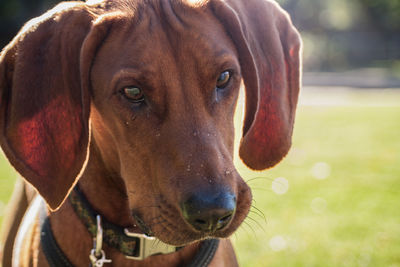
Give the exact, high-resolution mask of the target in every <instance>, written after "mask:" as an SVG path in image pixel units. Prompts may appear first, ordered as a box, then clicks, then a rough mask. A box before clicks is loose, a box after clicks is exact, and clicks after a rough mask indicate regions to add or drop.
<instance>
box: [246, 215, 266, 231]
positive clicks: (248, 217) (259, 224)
mask: <svg viewBox="0 0 400 267" xmlns="http://www.w3.org/2000/svg"><path fill="white" fill-rule="evenodd" d="M246 219H250V220H252V221H253V222H255V223H256V224H257V225H258V226H259V227H260V228H261V230H263V232H264V233H267V231H265V228H264V227H263V226H262V225H261V223H259V222H258V221H257V220H255V219H253V218H251V217H250V216H247V218H246Z"/></svg>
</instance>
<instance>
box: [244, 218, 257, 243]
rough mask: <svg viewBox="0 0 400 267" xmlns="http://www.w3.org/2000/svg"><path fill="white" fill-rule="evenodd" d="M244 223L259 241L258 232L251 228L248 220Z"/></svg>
mask: <svg viewBox="0 0 400 267" xmlns="http://www.w3.org/2000/svg"><path fill="white" fill-rule="evenodd" d="M243 222H244V223H245V224H246V225H247V226H248V227H249V228H250V229H251V231H252V232H253V234H254V237H255V238H256V239H258V237H257V234H256V231H254V229H253V227H251V225H250V224H249V223H248V222H246V220H244V221H243Z"/></svg>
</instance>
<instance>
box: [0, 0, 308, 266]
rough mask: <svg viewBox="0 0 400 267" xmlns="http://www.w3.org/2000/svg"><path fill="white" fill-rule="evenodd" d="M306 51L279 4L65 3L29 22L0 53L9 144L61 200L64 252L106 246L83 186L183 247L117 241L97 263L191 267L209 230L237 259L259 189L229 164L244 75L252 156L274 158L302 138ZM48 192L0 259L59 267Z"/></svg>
mask: <svg viewBox="0 0 400 267" xmlns="http://www.w3.org/2000/svg"><path fill="white" fill-rule="evenodd" d="M299 50H300V38H299V35H298V33H297V31H296V30H295V29H294V27H293V26H292V24H291V22H290V19H289V17H288V15H287V14H286V13H285V12H284V11H283V10H282V9H281V8H280V7H279V6H278V5H277V4H276V3H274V2H272V1H269V0H201V1H193V0H115V1H112V0H105V1H89V2H86V3H83V2H67V3H63V4H60V5H58V6H57V7H55V8H54V9H52V10H50V11H49V12H47V13H46V14H44V15H43V16H41V17H39V18H36V19H33V20H32V21H30V22H29V23H28V24H27V25H25V27H24V28H23V29H22V30H21V32H20V33H19V34H18V35H17V36H16V37H15V38H14V40H13V41H12V42H11V43H10V44H9V45H8V46H7V47H5V48H4V50H3V51H2V53H1V57H0V90H1V106H0V129H1V131H2V132H1V135H0V142H1V147H2V148H3V150H4V152H5V154H6V156H7V157H8V159H9V161H10V163H11V164H12V165H13V166H14V167H15V168H16V169H17V171H18V172H19V173H20V174H21V175H22V176H23V177H24V178H25V179H26V181H27V182H29V183H30V184H31V185H33V187H34V188H35V189H36V190H37V192H38V193H39V194H40V196H41V197H43V199H44V200H45V201H46V203H47V205H48V208H49V209H50V210H52V211H53V212H51V213H48V215H47V219H46V215H45V216H44V218H45V220H46V221H47V222H49V225H51V230H50V232H52V233H53V237H54V240H55V242H54V244H57V245H58V248H59V249H60V251H61V252H62V253H61V254H63V255H64V256H65V259H68V260H69V262H70V264H71V265H72V266H88V265H89V254H90V253H91V249H92V248H94V245H93V238H94V236H93V233H92V232H91V231H90V230H91V226H89V228H88V227H87V226H85V219H82V218H83V217H85V216H86V215H85V214H86V213H85V209H83V211H82V210H80V209H79V207H81V206H80V205H82V203H84V201H83V202H79V201H78V208H77V207H76V206H74V205H76V203H75V202H76V201H75V200H74V197H71V195H74V194H75V197H76V196H77V195H76V194H77V193H76V192H75V190H74V191H73V192H74V193H73V194H72V193H71V190H72V188H74V186H75V185H76V184H77V185H78V187H79V190H80V191H79V192H80V193H81V194H82V195H84V197H86V199H87V202H88V203H90V206H91V209H93V210H94V211H96V213H98V214H100V215H101V218H102V219H103V220H106V221H108V222H110V223H112V224H114V225H117V226H118V227H121V228H122V229H123V227H126V228H129V229H130V230H129V231H131V232H136V233H145V234H147V235H152V236H154V238H157V240H158V241H157V242H158V243H160V244H164V245H165V246H166V247H168V248H171V247H172V248H173V249H174V246H176V247H182V248H179V250H178V249H176V250H177V251H176V252H172V253H168V254H162V255H154V256H149V257H147V258H146V259H140V260H139V259H134V260H132V259H127V258H126V255H124V253H122V252H121V251H122V250H121V249H118V248H116V247H112V246H111V245H109V244H107V243H105V244H104V245H103V246H102V248H101V249H102V250H103V251H104V253H105V256H106V258H107V259H111V260H112V262H111V263H105V262H100V260H99V256H98V255H99V254H97V253H96V255H97V257H96V258H97V260H98V261H97V262H96V261H95V262H92V264H93V265H94V264H98V266H101V264H102V263H104V264H105V266H118V267H123V266H188V265H189V266H194V265H196V264H194V265H193V263H192V260H193V258H194V257H196V254H197V253H199V252H198V251H199V250H200V249H201V247H202V246H205V245H204V244H205V242H201V240H206V239H210V238H214V239H221V241H220V243H219V246H218V248H217V249H216V252H215V253H212V254H210V255H211V256H210V258H211V259H212V261H211V263H210V266H236V265H237V262H236V258H235V255H234V251H233V249H232V246H231V244H230V242H229V240H228V239H225V238H227V237H229V236H230V235H231V234H232V233H233V232H234V231H235V230H236V229H237V228H238V226H239V225H240V224H241V222H242V221H243V220H244V219H245V218H246V216H247V213H248V211H249V208H250V204H251V200H252V198H251V192H250V189H249V187H248V186H247V185H246V183H245V182H244V181H243V180H242V178H241V177H240V175H239V174H238V173H237V171H236V169H235V167H234V165H233V162H232V157H233V146H234V142H233V140H234V136H233V135H234V128H233V115H234V111H235V107H236V101H237V96H238V91H239V87H240V84H241V81H242V80H243V82H244V85H245V92H246V110H245V118H244V127H243V137H242V140H241V144H240V151H239V154H240V157H241V158H242V159H243V161H244V162H245V163H246V164H247V165H248V166H249V167H250V168H252V169H257V170H261V169H265V168H268V167H271V166H273V165H275V164H276V163H278V162H279V161H280V160H281V159H282V158H283V157H284V156H285V155H286V153H287V152H288V150H289V147H290V144H291V135H292V128H293V122H294V116H295V109H296V104H297V97H298V92H299V77H300V59H299ZM78 179H79V182H78ZM22 187H24V186H22ZM24 191H25V190H23V189H21V187H20V190H19V193H18V194H17V196H16V197H15V198H16V199H18V200H19V201H20V203H22V205H21V206H24V205H25V206H26V204H24V203H27V202H28V201H26V199H25V197H24V196H23V195H24ZM77 192H78V191H77ZM70 193H71V194H70ZM69 194H70V197H69V198H68V200H67V201H65V199H66V197H67V196H68V195H69ZM18 195H19V197H18ZM77 198H78V199H79V198H80V196H79V194H78V197H77ZM37 199H38V200H35V201H33V202H31V203H34V204H31V207H30V209H29V211H28V215H26V216H25V218H24V220H23V222H22V223H21V226H20V229H19V233H18V234H17V233H15V231H14V230H12V229H10V228H9V229H7V231H9V235H8V237H7V238H6V239H5V240H3V243H5V244H7V245H6V247H5V249H4V259H3V265H4V266H3V267H8V266H9V265H10V264H11V261H12V262H13V264H14V265H13V266H49V265H50V266H51V265H52V264H51V261H52V260H51V259H50V258H51V257H52V256H51V255H50V256H49V255H48V254H46V249H44V246H45V241H42V239H44V238H45V237H46V236H47V235H48V232H43V231H44V230H43V229H44V226H43V225H45V223H44V222H43V220H42V219H39V218H41V217H43V216H40V215H39V213H40V210H42V208H40V204H37V203H40V199H39V198H37ZM79 203H80V204H79ZM91 209H89V210H91ZM86 212H87V211H86ZM82 213H83V217H82ZM89 213H90V212H89ZM20 214H21V211H20V212H15V213H14V215H9V216H10V217H9V218H11V219H16V220H20V217H21V215H20ZM45 214H46V213H45ZM87 218H89V219H88V220H89V221H90V220H92V217H90V216H86V219H87ZM9 220H10V219H9ZM9 225H10V224H9ZM88 229H89V231H88ZM96 229H98V230H97V233H99V231H100V230H99V229H100V228H96ZM106 232H107V231H106V230H105V235H107V234H108V233H106ZM15 235H17V237H15ZM43 236H45V237H43ZM100 236H101V234H100ZM127 236H129V233H127ZM46 238H47V237H46ZM118 238H119V236H118ZM146 238H147V237H146ZM14 239H16V241H15V242H14ZM100 239H101V238H100V237H99V236H97V239H96V241H98V240H100ZM149 239H150V238H149ZM13 243H14V245H12V244H13ZM100 243H101V242H100ZM54 244H53V245H54ZM124 244H126V243H124ZM167 244H168V245H167ZM54 246H56V245H54ZM96 246H97V245H96ZM96 246H95V247H96ZM154 246H157V243H156V244H155V245H154ZM50 247H52V246H50ZM174 251H175V249H174ZM50 254H51V253H50ZM12 255H13V256H12ZM11 258H12V260H11ZM190 264H192V265H190ZM207 264H208V263H207ZM65 266H70V265H65ZM196 266H202V265H200V264H199V265H196Z"/></svg>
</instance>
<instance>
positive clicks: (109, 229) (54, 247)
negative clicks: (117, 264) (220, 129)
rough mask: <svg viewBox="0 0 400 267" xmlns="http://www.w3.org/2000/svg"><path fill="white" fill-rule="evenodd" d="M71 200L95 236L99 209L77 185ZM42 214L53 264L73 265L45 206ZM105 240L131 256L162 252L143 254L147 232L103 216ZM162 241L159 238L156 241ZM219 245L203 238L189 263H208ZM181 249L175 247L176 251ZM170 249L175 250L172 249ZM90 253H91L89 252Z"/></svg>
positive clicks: (45, 249)
mask: <svg viewBox="0 0 400 267" xmlns="http://www.w3.org/2000/svg"><path fill="white" fill-rule="evenodd" d="M69 201H70V203H71V204H72V206H73V208H74V210H75V212H76V213H77V215H78V216H79V218H80V219H81V220H82V221H83V223H84V224H85V226H86V228H87V229H88V231H89V233H90V234H91V235H92V236H93V237H95V236H96V232H97V226H96V215H97V213H96V212H95V211H94V210H93V208H92V207H91V205H90V204H89V202H88V201H87V199H86V197H85V196H84V195H83V193H82V192H81V191H80V190H79V189H78V188H77V187H75V189H74V190H73V191H72V192H71V194H70V196H69ZM42 210H43V212H42V216H41V240H40V241H41V245H42V248H43V252H44V254H45V255H46V258H47V260H48V262H49V264H50V266H51V267H73V265H72V264H71V263H70V261H69V260H68V259H67V257H66V256H65V255H64V253H63V252H62V250H61V249H60V247H59V246H58V244H57V241H56V240H55V239H54V236H53V233H52V230H51V225H50V221H49V219H48V217H47V214H46V212H45V208H43V209H42ZM102 225H103V229H104V230H103V240H104V242H105V243H106V244H107V245H108V246H110V247H113V248H115V249H117V250H119V251H120V252H121V253H122V254H124V255H125V256H127V257H128V258H131V259H143V258H145V256H151V255H155V254H159V253H160V252H157V251H156V252H155V253H154V254H148V255H144V254H143V251H144V249H143V248H144V247H145V246H146V244H145V241H146V239H143V238H141V236H144V235H140V234H139V235H136V234H133V235H132V234H129V233H128V234H127V233H126V232H125V229H124V228H122V227H120V226H118V225H115V224H113V223H111V222H108V221H106V220H103V222H102ZM158 242H160V241H159V240H157V243H158ZM218 245H219V240H218V239H208V240H204V241H202V242H201V245H200V248H199V250H198V252H197V254H196V255H195V257H194V259H193V260H192V263H191V264H190V265H188V266H189V267H200V266H201V267H203V266H204V267H205V266H208V264H209V263H210V262H211V260H212V259H213V257H214V255H215V252H216V251H217V248H218ZM177 250H179V248H176V249H175V251H177ZM169 252H174V251H173V250H170V251H169ZM88 254H89V253H88Z"/></svg>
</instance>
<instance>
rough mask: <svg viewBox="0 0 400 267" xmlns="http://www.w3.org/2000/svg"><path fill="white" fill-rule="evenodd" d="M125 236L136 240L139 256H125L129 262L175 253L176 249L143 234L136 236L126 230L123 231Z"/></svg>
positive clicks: (136, 234)
mask: <svg viewBox="0 0 400 267" xmlns="http://www.w3.org/2000/svg"><path fill="white" fill-rule="evenodd" d="M124 232H125V235H127V236H129V237H134V238H137V239H138V240H139V241H138V250H139V254H138V255H137V256H125V257H126V258H127V259H131V260H144V259H145V258H147V257H149V256H153V255H157V254H169V253H173V252H176V251H177V247H175V246H171V245H168V244H166V243H163V242H162V241H161V240H159V239H157V238H155V237H152V236H148V235H145V234H138V233H132V232H129V230H128V229H126V228H125V229H124Z"/></svg>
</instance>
